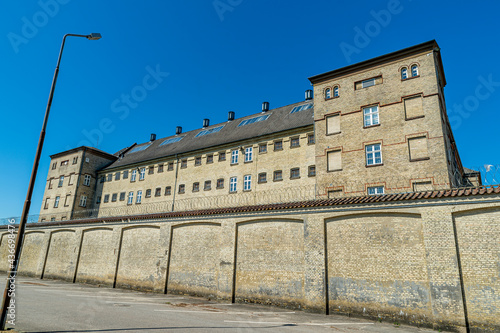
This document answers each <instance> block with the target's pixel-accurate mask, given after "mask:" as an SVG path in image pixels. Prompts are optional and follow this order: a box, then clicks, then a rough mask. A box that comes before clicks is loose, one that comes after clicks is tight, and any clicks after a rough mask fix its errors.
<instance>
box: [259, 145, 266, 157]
mask: <svg viewBox="0 0 500 333" xmlns="http://www.w3.org/2000/svg"><path fill="white" fill-rule="evenodd" d="M263 153H267V143H261V144H260V145H259V154H263Z"/></svg>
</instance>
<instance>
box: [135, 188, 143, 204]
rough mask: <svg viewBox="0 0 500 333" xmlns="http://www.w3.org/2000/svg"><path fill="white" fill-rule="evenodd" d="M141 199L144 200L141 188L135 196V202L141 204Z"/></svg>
mask: <svg viewBox="0 0 500 333" xmlns="http://www.w3.org/2000/svg"><path fill="white" fill-rule="evenodd" d="M141 201H142V191H141V190H139V191H137V197H136V198H135V203H136V204H140V203H141Z"/></svg>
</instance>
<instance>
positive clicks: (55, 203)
mask: <svg viewBox="0 0 500 333" xmlns="http://www.w3.org/2000/svg"><path fill="white" fill-rule="evenodd" d="M60 199H61V197H56V200H55V201H54V208H57V207H59V200H60Z"/></svg>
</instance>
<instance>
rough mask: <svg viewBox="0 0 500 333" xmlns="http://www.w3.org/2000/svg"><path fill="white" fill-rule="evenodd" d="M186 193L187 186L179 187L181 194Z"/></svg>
mask: <svg viewBox="0 0 500 333" xmlns="http://www.w3.org/2000/svg"><path fill="white" fill-rule="evenodd" d="M185 192H186V185H185V184H180V185H179V193H181V194H182V193H185Z"/></svg>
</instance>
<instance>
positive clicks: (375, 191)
mask: <svg viewBox="0 0 500 333" xmlns="http://www.w3.org/2000/svg"><path fill="white" fill-rule="evenodd" d="M367 190H368V195H382V194H385V189H384V186H370V187H368V189H367Z"/></svg>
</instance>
